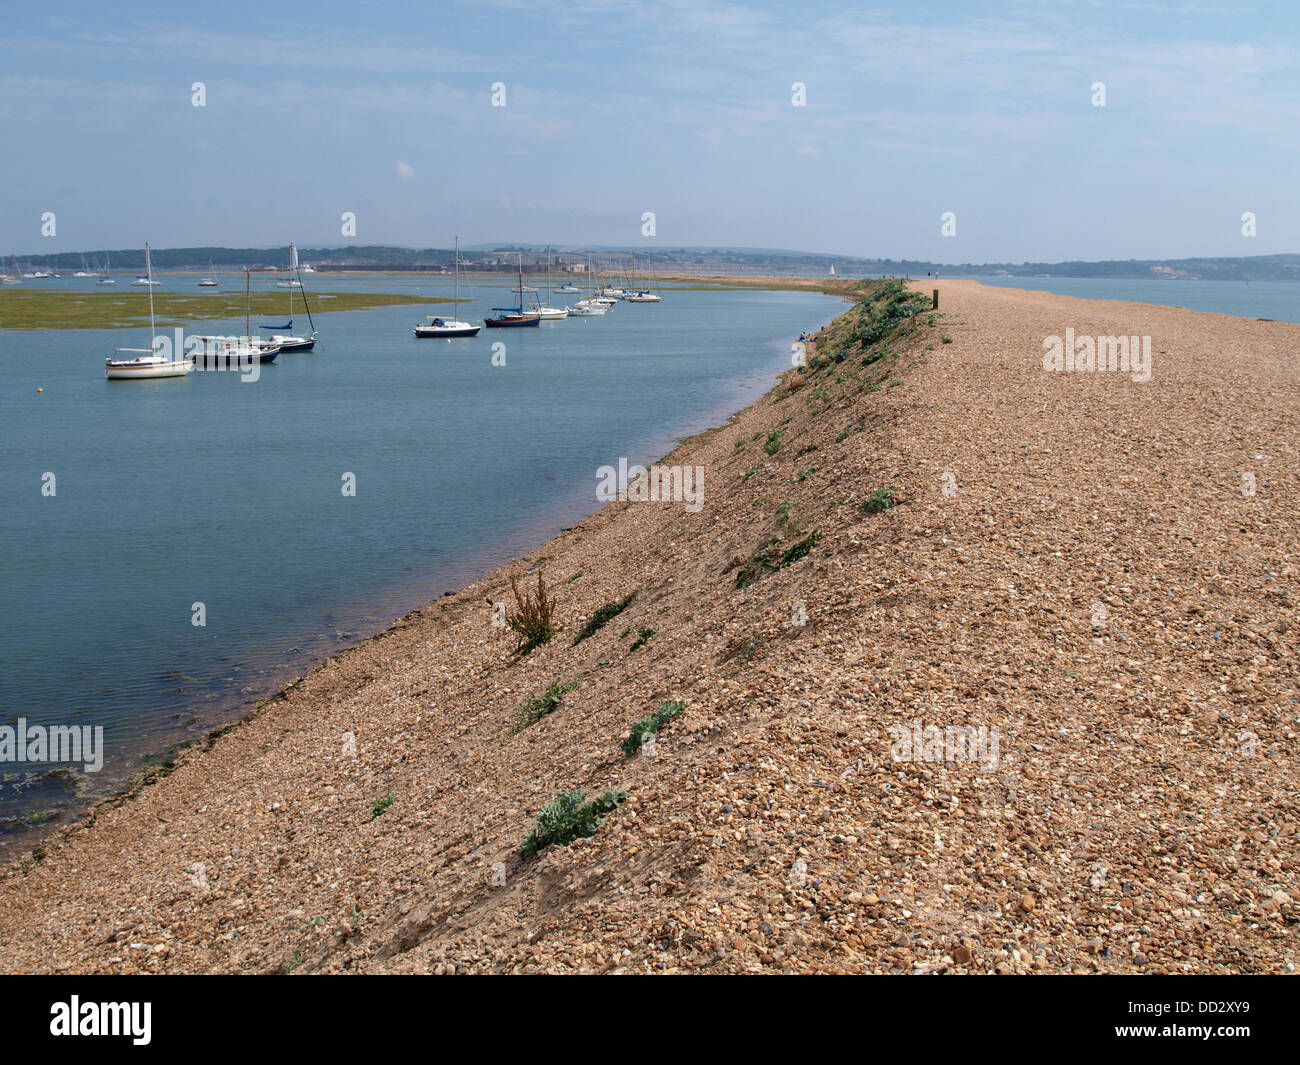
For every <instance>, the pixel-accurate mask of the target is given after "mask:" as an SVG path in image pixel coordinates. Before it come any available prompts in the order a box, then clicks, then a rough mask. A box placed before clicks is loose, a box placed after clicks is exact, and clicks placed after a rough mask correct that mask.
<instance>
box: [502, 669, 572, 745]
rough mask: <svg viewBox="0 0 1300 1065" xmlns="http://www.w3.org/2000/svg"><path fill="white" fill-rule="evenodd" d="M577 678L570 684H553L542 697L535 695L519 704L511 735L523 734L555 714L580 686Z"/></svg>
mask: <svg viewBox="0 0 1300 1065" xmlns="http://www.w3.org/2000/svg"><path fill="white" fill-rule="evenodd" d="M579 683H580V682H579V680H578V679H577V678H576V677H575V678H574V679H573V680H571V681H569V683H568V684H552V685H551V686H550V687H549V688H547V689H546V690H545V691H544V692H542V693H541V695H534V696H533V697H532V698H531V699H525V700H524V701H523V702H522V703H520V704H519V709H518V710H517V711H515V722H514V724H513V725H512V726H511V728H510V734H511V735H516V734H518V733H520V732H523V731H524V729H526V728H527V727H528V726H529V725H535V724H537V722H539V721H541V719H542V718H544V717H545V716H546V715H547V714H551V713H554V712H555V711H556V710H557V709H558V708H559V706H560V703H562V702H564V697H565V696H566V695H568V694H569V692H571V691H573V689H574V688H576V687H577V686H578V684H579Z"/></svg>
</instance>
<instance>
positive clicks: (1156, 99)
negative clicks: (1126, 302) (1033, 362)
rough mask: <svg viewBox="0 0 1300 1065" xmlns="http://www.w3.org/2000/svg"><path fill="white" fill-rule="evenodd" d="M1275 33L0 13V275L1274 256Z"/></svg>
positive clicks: (795, 13)
mask: <svg viewBox="0 0 1300 1065" xmlns="http://www.w3.org/2000/svg"><path fill="white" fill-rule="evenodd" d="M1296 23H1297V16H1296V14H1295V13H1294V12H1293V11H1292V10H1289V9H1285V8H1273V7H1271V6H1270V7H1263V6H1262V5H1257V6H1255V7H1254V8H1251V7H1246V8H1241V7H1238V8H1228V7H1218V6H1213V5H1209V4H1203V5H1193V6H1190V7H1177V6H1172V5H1165V4H1159V3H1150V4H1132V3H1096V4H1087V5H1084V4H1074V5H1064V6H1062V7H1059V8H1054V9H1051V10H1042V9H1040V8H1039V7H1038V6H1037V5H1033V4H1024V3H1013V4H1010V5H1005V6H1002V7H1000V8H999V9H998V10H996V11H987V12H970V11H968V10H966V9H965V8H964V7H963V6H961V5H956V4H952V3H921V4H916V5H913V6H911V7H909V8H907V9H891V10H888V11H881V12H863V11H861V10H859V9H857V8H856V7H849V6H848V5H841V4H825V3H820V4H819V3H813V4H807V5H800V6H798V7H796V8H783V7H782V6H781V5H775V4H769V3H753V4H739V3H731V2H726V0H699V2H689V3H688V2H685V0H657V2H655V3H653V4H649V3H641V2H634V3H629V4H623V5H617V6H610V5H604V4H596V3H592V2H590V0H574V2H572V3H569V4H566V5H565V6H564V7H563V8H556V9H550V8H546V7H543V6H538V5H525V4H521V3H517V2H514V0H483V2H478V3H473V4H461V3H452V4H443V5H439V6H437V7H433V8H430V7H427V6H422V5H417V4H410V3H403V4H397V5H388V6H386V7H384V8H369V7H368V8H365V9H363V10H358V11H355V12H353V11H346V10H332V9H328V10H327V9H322V8H319V7H315V6H312V5H305V4H302V3H299V2H296V0H295V2H286V3H282V4H279V5H276V6H275V7H274V8H270V7H266V6H262V5H257V6H255V5H253V4H250V3H247V0H235V2H232V3H228V4H224V5H222V6H221V8H220V10H206V9H205V10H202V11H178V10H177V9H175V8H173V7H169V6H166V5H162V4H157V3H145V4H138V5H135V6H134V8H133V9H132V10H131V11H130V12H122V11H111V10H109V9H105V8H103V7H102V6H101V5H92V4H89V3H84V2H77V3H73V4H70V5H67V6H66V7H65V8H63V9H62V10H60V11H59V12H58V13H52V12H48V11H44V10H31V9H27V10H16V11H14V12H11V13H10V14H8V15H7V27H6V36H5V39H4V40H3V41H0V56H3V60H4V69H5V73H4V74H3V75H2V76H0V85H3V88H4V91H3V93H0V100H3V103H0V143H3V144H4V145H5V148H6V151H5V157H6V161H7V163H8V165H7V167H6V175H5V186H6V195H5V196H4V197H3V202H0V254H3V255H6V256H7V255H10V254H17V255H19V256H23V255H51V254H54V255H57V254H62V253H66V254H76V253H77V252H79V251H81V250H88V249H92V248H119V247H134V246H139V245H142V244H143V243H144V241H145V240H146V239H147V240H149V241H150V242H151V243H152V244H154V245H155V246H156V247H160V248H163V247H193V246H207V245H214V246H234V247H239V246H248V247H252V246H268V247H275V246H276V245H277V244H278V245H280V246H283V245H284V244H285V243H287V242H288V241H290V240H292V241H294V242H295V243H297V244H298V245H299V246H303V247H311V246H320V245H347V244H374V245H379V244H387V245H395V246H403V247H444V246H449V245H450V243H451V235H452V234H454V233H459V234H460V236H461V239H462V242H463V243H465V244H466V245H467V246H482V245H485V244H490V243H493V241H485V240H483V239H481V238H480V237H478V234H481V233H491V234H493V235H494V237H495V238H499V239H497V241H496V242H497V243H501V244H508V243H516V244H545V243H552V244H556V245H562V244H563V245H569V246H572V245H583V246H596V245H605V246H620V247H622V246H631V247H637V246H646V247H651V246H654V245H656V244H657V245H660V246H671V247H718V248H724V247H725V248H763V249H790V250H802V249H808V250H807V251H806V252H805V253H806V254H810V255H825V256H828V257H833V256H852V257H856V258H889V259H896V260H898V259H907V260H917V261H931V262H938V263H945V262H947V263H971V264H975V263H999V262H1014V263H1022V262H1061V261H1070V260H1076V261H1078V260H1083V261H1098V260H1126V259H1166V258H1187V257H1223V256H1254V255H1268V254H1280V253H1287V252H1289V250H1290V249H1291V248H1295V247H1300V227H1297V225H1296V223H1295V220H1294V218H1293V217H1292V212H1291V211H1290V210H1289V209H1288V207H1289V191H1290V190H1289V189H1288V188H1287V184H1288V178H1287V175H1288V174H1289V173H1290V172H1291V171H1292V170H1293V169H1294V166H1293V164H1294V163H1295V162H1296V154H1297V153H1296V144H1295V140H1296V135H1295V133H1294V132H1288V130H1292V129H1293V128H1294V122H1292V121H1291V120H1292V119H1294V118H1295V117H1296V115H1297V113H1298V111H1300V107H1298V105H1297V102H1296V101H1297V93H1296V89H1297V81H1298V79H1300V75H1298V74H1297V72H1296V71H1295V70H1294V69H1293V64H1292V62H1291V48H1290V46H1289V45H1288V44H1287V41H1288V40H1289V39H1290V38H1291V37H1292V36H1294V31H1295V27H1296ZM1265 28H1266V29H1267V36H1266V37H1263V38H1261V33H1260V31H1261V29H1265ZM1261 40H1262V43H1261ZM198 82H201V83H202V86H203V88H202V92H201V102H202V104H203V106H194V103H195V102H196V91H195V90H194V88H193V86H194V85H195V83H198ZM796 83H800V84H801V85H802V87H803V88H802V91H800V90H799V89H796V88H795V85H796ZM1097 83H1104V86H1105V88H1104V96H1105V106H1094V105H1095V103H1097V101H1098V95H1099V94H1098V91H1097V89H1096V88H1095V86H1096V84H1097ZM494 86H496V87H497V89H498V92H497V97H498V99H497V102H498V103H500V102H504V106H494V100H493V95H494ZM501 87H504V99H503V100H502V98H501V91H500V90H501ZM796 103H802V106H796ZM46 212H52V213H53V216H54V220H53V223H54V229H55V235H54V236H43V235H42V226H43V225H46V226H47V228H48V225H49V223H48V216H47V215H46ZM344 212H352V213H354V214H355V226H356V230H355V234H343V233H341V232H340V227H341V225H342V218H341V216H342V215H343V213H344ZM646 212H653V213H654V216H655V218H654V221H655V234H654V236H653V237H648V236H644V235H643V233H642V229H643V216H644V214H645V213H646ZM945 212H952V213H953V214H954V215H955V235H952V236H943V235H942V234H941V226H942V225H943V216H944V214H945ZM1245 212H1252V213H1253V215H1254V218H1255V227H1256V233H1257V235H1256V236H1245V235H1243V232H1242V229H1243V222H1242V215H1243V213H1245ZM43 219H44V220H43ZM950 228H954V227H952V226H950ZM560 238H563V239H560Z"/></svg>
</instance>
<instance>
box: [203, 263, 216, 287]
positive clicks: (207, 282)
mask: <svg viewBox="0 0 1300 1065" xmlns="http://www.w3.org/2000/svg"><path fill="white" fill-rule="evenodd" d="M216 287H217V279H216V278H215V277H213V276H212V260H211V259H209V260H208V276H207V277H201V278H199V288H216Z"/></svg>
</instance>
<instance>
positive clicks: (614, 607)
mask: <svg viewBox="0 0 1300 1065" xmlns="http://www.w3.org/2000/svg"><path fill="white" fill-rule="evenodd" d="M635 598H636V592H630V593H629V594H628V595H627V596H626V597H624V598H623V599H618V600H616V601H615V602H612V603H606V604H605V605H604V606H602V607H599V608H598V609H597V610H596V612H595V613H594V614H592V615H591V617H590V618H588V619H587V624H585V625H584V626H582V628H581V630H579V632H578V636H577V638H576V639H575V640H574V641H573V645H574V646H575V647H576V646H577V645H578V644H580V643H582V641H583V640H585V639H586V638H587V637H588V636H594V635H595V634H596V632H597V631H598V630H599V629H601V628H603V627H604V626H605V625H608V624H609V623H610V622H611V621H613V620H614V619H615V618H616V617H618V616H619V614H621V613H623V611H624V610H626V609H627V608H628V607H630V606H631V605H632V600H633V599H635Z"/></svg>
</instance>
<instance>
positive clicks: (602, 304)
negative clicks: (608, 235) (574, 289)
mask: <svg viewBox="0 0 1300 1065" xmlns="http://www.w3.org/2000/svg"><path fill="white" fill-rule="evenodd" d="M587 274H588V276H589V277H591V279H592V281H591V284H592V290H591V295H590V296H588V297H587V298H586V299H582V300H578V301H577V302H576V303H575V304H574V305H573V306H572V307H569V308H567V309H568V312H569V316H570V317H571V318H599V317H601V316H602V315H604V314H605V313H606V312H607V311H608V310H609V308H610V305H611V304H612V303H613V302H614V301H613V300H604V299H599V298H597V296H596V290H597V288H599V286H600V282H599V281H598V280H597V278H596V271H595V267H593V266H592V264H591V260H590V259H589V260H587Z"/></svg>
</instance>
